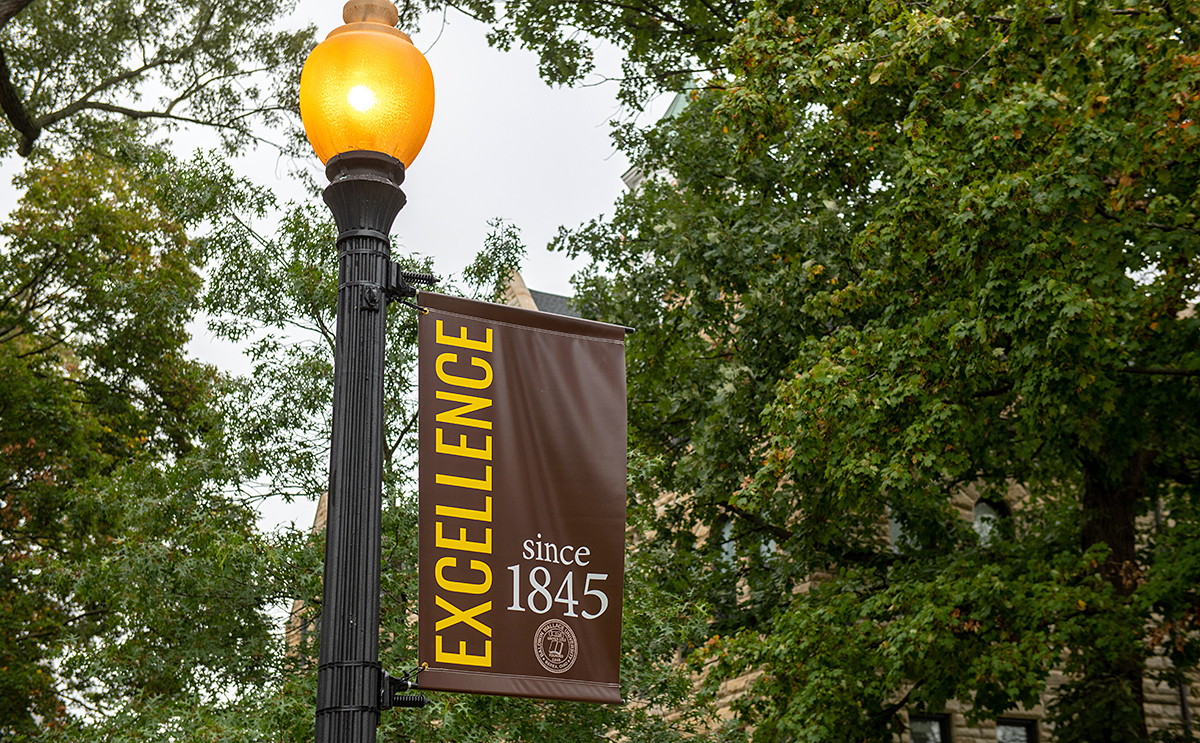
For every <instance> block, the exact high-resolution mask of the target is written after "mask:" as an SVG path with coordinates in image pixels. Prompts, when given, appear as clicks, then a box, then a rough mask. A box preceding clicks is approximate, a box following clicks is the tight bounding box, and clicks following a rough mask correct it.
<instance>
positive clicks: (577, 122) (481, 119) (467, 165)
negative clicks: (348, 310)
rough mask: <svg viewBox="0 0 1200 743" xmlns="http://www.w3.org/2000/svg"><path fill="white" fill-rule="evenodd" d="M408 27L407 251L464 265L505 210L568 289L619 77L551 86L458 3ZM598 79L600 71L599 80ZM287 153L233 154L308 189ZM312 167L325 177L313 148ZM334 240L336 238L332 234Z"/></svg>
mask: <svg viewBox="0 0 1200 743" xmlns="http://www.w3.org/2000/svg"><path fill="white" fill-rule="evenodd" d="M342 5H343V2H342V1H341V0H301V2H300V4H299V6H298V8H297V11H296V13H295V16H294V23H292V24H289V25H292V26H302V25H305V24H308V23H312V24H314V25H315V26H316V27H317V29H318V35H317V38H318V39H324V38H325V36H326V34H328V33H329V31H331V30H332V29H334V28H336V27H337V26H339V25H341V24H342V12H341V11H342ZM404 30H406V31H409V32H410V35H411V36H412V39H413V42H414V44H416V46H417V48H419V49H421V50H422V51H423V52H425V54H426V57H427V59H428V60H429V64H430V66H431V68H432V69H433V75H434V84H435V88H436V103H435V110H434V118H433V127H432V129H431V130H430V133H429V138H428V140H427V141H426V143H425V147H424V149H423V150H422V151H421V153H420V155H419V156H418V157H417V158H416V160H415V161H414V162H413V164H412V167H411V168H410V169H409V170H408V172H407V174H406V178H405V183H404V191H405V194H406V195H407V196H408V204H407V206H406V207H405V208H404V209H403V210H402V211H401V212H400V215H399V217H398V218H397V219H396V222H395V225H394V227H393V232H394V233H395V234H397V235H399V244H397V245H396V246H395V250H397V251H398V252H417V253H421V254H424V255H429V256H432V257H433V259H434V265H435V268H436V271H437V272H438V273H439V274H441V275H443V276H451V275H454V274H457V273H458V272H460V271H461V270H462V268H463V267H464V266H466V265H467V264H468V263H470V261H471V260H472V258H473V257H474V256H475V254H476V253H477V252H478V251H479V250H480V248H481V247H482V245H483V240H484V238H485V237H486V236H487V234H488V232H489V228H488V225H487V223H488V220H490V219H494V218H497V217H500V218H505V219H507V220H509V221H510V222H512V223H513V224H515V225H516V226H517V227H518V228H519V229H520V230H521V234H522V237H523V239H524V242H525V245H526V248H527V249H528V258H527V259H526V263H525V265H524V266H523V270H522V273H523V275H524V277H525V280H526V283H527V284H528V285H529V286H530V287H531V288H533V289H538V290H541V291H548V292H553V293H556V294H570V293H571V287H570V277H571V275H572V274H573V273H574V272H575V271H577V270H578V269H579V268H581V267H582V265H583V264H582V263H581V262H571V261H569V260H568V259H566V258H565V257H564V256H563V255H561V254H559V253H551V252H549V251H547V250H546V247H545V246H546V244H547V243H548V242H549V240H550V239H551V237H552V236H553V235H554V234H556V232H557V231H558V228H559V226H560V225H565V226H568V227H575V226H578V225H580V224H582V223H583V222H586V221H587V220H589V219H592V218H594V217H597V216H599V215H601V214H611V213H612V205H613V203H614V201H615V200H616V199H617V197H618V196H619V195H620V193H621V192H622V190H623V189H624V184H623V183H622V181H621V174H622V173H624V172H625V171H626V170H627V169H628V167H629V163H628V161H627V160H626V159H625V158H624V157H623V156H622V155H620V154H619V153H617V152H616V151H615V149H614V147H613V145H612V143H611V140H610V138H609V131H610V126H609V122H610V121H612V120H613V119H618V118H620V119H628V118H629V117H630V116H631V113H630V112H628V111H623V110H622V109H621V108H620V107H619V106H618V104H617V102H616V94H617V83H615V82H607V83H602V84H597V85H593V86H590V87H582V88H575V89H566V88H564V89H552V88H550V87H548V86H547V85H546V84H545V83H544V82H542V80H541V79H540V78H539V77H538V74H537V59H536V57H535V55H533V54H532V53H530V52H526V51H523V50H514V51H511V52H507V53H502V52H499V51H497V50H495V49H492V48H491V47H489V46H488V45H487V41H486V39H485V33H486V28H485V27H484V26H483V25H482V24H480V23H478V22H476V21H474V20H472V19H470V18H468V17H466V16H464V15H462V14H461V13H458V12H457V11H454V10H450V11H449V12H448V14H447V15H446V16H445V22H444V23H443V21H442V18H441V17H431V18H428V19H426V20H425V22H424V23H423V24H422V28H421V29H419V30H413V29H404ZM619 63H620V58H619V56H618V54H617V53H616V52H615V51H614V50H611V49H609V50H606V51H602V52H601V55H600V59H599V65H598V66H599V67H600V68H601V69H602V70H605V71H607V72H609V73H610V74H612V75H613V76H616V75H617V74H618V73H619V69H620V66H619ZM593 82H598V78H597V79H596V80H593ZM667 103H669V99H666V100H661V99H660V100H659V101H656V102H655V104H654V105H653V106H652V107H651V109H650V111H649V112H647V113H645V114H641V115H640V116H639V117H638V119H637V120H638V121H639V122H640V123H644V124H648V123H650V122H652V121H653V120H654V118H655V116H657V115H658V114H660V113H661V110H662V109H665V106H666V104H667ZM179 139H180V142H179V148H178V149H179V151H180V154H181V155H189V154H190V153H191V151H192V150H193V149H195V148H196V147H206V146H211V142H210V140H208V138H207V137H204V136H202V135H200V136H198V135H192V136H186V135H181V136H180V138H179ZM289 165H290V163H286V162H280V161H279V160H278V158H277V157H276V155H275V154H274V153H273V152H271V151H269V150H267V149H264V150H262V151H260V152H257V153H254V154H252V155H250V156H247V157H246V158H243V159H242V160H241V161H240V162H238V163H236V164H235V167H236V169H237V170H238V171H239V172H241V173H242V174H244V175H247V176H249V177H250V178H251V179H252V180H254V181H255V182H257V183H259V184H261V185H264V186H267V187H270V188H273V189H275V190H276V193H277V194H278V195H279V196H280V197H281V198H282V199H284V200H287V199H307V198H309V196H308V194H307V193H305V192H304V190H303V189H302V188H300V187H299V186H298V185H297V184H296V183H294V182H292V181H291V180H290V179H288V177H287V172H288V170H289V167H288V166H289ZM19 167H20V163H19V161H18V160H17V159H16V158H6V159H5V160H3V161H0V172H2V173H3V174H4V176H3V177H2V178H0V211H2V212H3V213H7V212H8V210H9V209H11V208H12V206H13V205H14V203H15V196H16V194H15V192H14V191H13V189H12V188H11V185H10V183H9V181H10V179H11V177H12V175H14V174H15V173H16V172H17V170H18V169H19ZM309 167H311V168H312V172H313V173H314V175H315V176H316V177H317V179H318V182H319V183H322V184H324V183H325V182H326V180H325V177H324V172H323V167H322V165H321V163H320V161H319V160H318V159H317V158H316V156H315V155H313V156H312V158H311V161H310V162H309ZM330 249H331V250H332V249H333V246H332V245H330ZM190 348H191V350H192V352H193V353H195V354H196V355H198V356H199V357H201V358H203V359H204V360H206V361H208V362H210V363H214V364H216V365H217V366H219V367H221V368H224V369H226V370H229V371H233V372H236V373H246V372H247V371H248V370H249V369H248V366H247V365H246V364H245V363H244V361H243V359H241V358H240V353H239V352H238V350H237V349H236V348H232V347H229V346H222V345H220V344H217V343H215V342H214V341H213V340H212V338H211V337H210V336H208V334H207V332H206V331H205V329H204V328H203V326H202V325H197V326H196V327H195V328H194V340H193V342H192V344H191V346H190ZM312 510H313V507H312V505H311V504H296V505H295V506H292V507H289V508H273V509H271V511H270V512H269V513H265V514H264V525H266V526H270V525H273V524H276V523H280V522H281V521H289V520H293V519H294V520H295V521H296V523H297V524H298V525H300V526H306V525H307V524H308V523H310V522H311V518H312Z"/></svg>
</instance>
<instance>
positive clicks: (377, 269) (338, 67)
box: [300, 0, 433, 743]
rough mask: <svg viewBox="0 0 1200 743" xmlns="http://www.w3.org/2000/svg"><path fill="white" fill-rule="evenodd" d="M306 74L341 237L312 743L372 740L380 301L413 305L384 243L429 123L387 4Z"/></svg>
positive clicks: (308, 121)
mask: <svg viewBox="0 0 1200 743" xmlns="http://www.w3.org/2000/svg"><path fill="white" fill-rule="evenodd" d="M342 16H343V19H344V20H345V24H346V25H344V26H340V27H339V28H336V29H334V30H333V31H332V32H331V33H330V34H329V36H328V37H327V38H326V39H325V41H323V42H322V43H321V44H319V45H318V46H317V47H316V48H315V49H314V50H313V51H312V54H311V55H309V57H308V60H307V61H306V62H305V63H304V71H303V73H302V75H301V78H300V116H301V118H302V119H303V121H304V129H305V132H306V133H307V134H308V139H309V142H311V143H312V146H313V149H314V150H315V151H316V153H317V156H318V157H320V158H321V161H322V162H324V163H325V164H326V174H327V175H328V176H329V181H330V183H329V186H328V187H327V188H326V189H325V203H326V204H328V205H329V208H330V210H332V212H333V217H334V220H335V221H336V222H337V228H338V240H337V245H338V293H337V340H336V348H335V351H334V386H333V435H332V445H331V451H330V461H329V499H328V514H327V518H326V525H325V586H324V595H323V600H322V603H321V628H320V629H321V631H320V636H321V640H320V666H319V670H318V672H317V711H316V717H317V719H316V724H317V732H316V741H317V743H374V741H375V737H376V736H375V728H376V726H377V725H378V724H379V713H380V709H381V706H382V705H383V704H384V703H385V700H384V691H386V689H385V688H384V687H385V686H386V684H387V683H388V682H387V681H386V677H385V675H384V674H383V671H382V669H381V667H380V664H379V573H380V531H381V521H382V516H381V509H382V492H383V446H384V423H383V374H384V329H385V323H384V321H385V310H386V309H387V303H388V300H389V299H391V298H395V297H398V296H412V294H414V293H415V292H414V290H413V289H412V288H411V287H410V286H409V283H408V282H410V281H411V282H414V283H416V282H420V281H423V280H431V279H430V277H425V276H417V275H413V274H407V273H405V272H402V271H400V270H399V267H398V266H397V265H396V264H395V263H393V262H392V260H391V256H390V244H389V240H388V233H389V232H390V230H391V227H392V221H393V220H394V219H395V218H396V215H397V214H398V213H399V211H400V209H401V207H403V206H404V201H405V196H404V192H403V191H401V190H400V183H401V182H403V180H404V169H405V167H406V166H408V165H411V164H412V161H413V158H414V157H416V155H417V152H419V151H420V149H421V145H423V144H424V143H425V137H426V136H427V135H428V133H429V125H430V122H431V121H432V119H433V74H432V73H431V72H430V70H429V64H428V63H427V62H426V61H425V57H424V56H423V55H422V54H421V52H420V51H418V50H417V49H416V47H414V46H413V44H412V41H411V40H410V39H409V38H408V36H407V35H405V34H404V33H402V32H400V31H398V30H397V29H396V28H395V26H396V21H397V13H396V7H395V6H394V5H392V3H390V2H388V0H350V2H348V3H346V6H345V8H344V9H343V12H342Z"/></svg>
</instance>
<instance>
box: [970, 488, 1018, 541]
mask: <svg viewBox="0 0 1200 743" xmlns="http://www.w3.org/2000/svg"><path fill="white" fill-rule="evenodd" d="M1008 515H1009V510H1008V506H1007V505H1006V504H1005V503H1003V502H999V501H993V500H987V499H986V498H980V499H979V500H977V501H975V507H974V508H972V509H971V528H973V529H974V530H975V533H976V534H978V535H979V541H980V543H981V544H983V545H984V546H987V544H988V543H989V542H990V541H991V540H992V530H993V529H994V528H995V526H996V521H997V520H999V519H1002V518H1005V517H1007V516H1008Z"/></svg>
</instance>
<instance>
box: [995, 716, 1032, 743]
mask: <svg viewBox="0 0 1200 743" xmlns="http://www.w3.org/2000/svg"><path fill="white" fill-rule="evenodd" d="M1037 730H1038V728H1037V720H1005V719H1000V720H996V743H1037V739H1038V736H1037Z"/></svg>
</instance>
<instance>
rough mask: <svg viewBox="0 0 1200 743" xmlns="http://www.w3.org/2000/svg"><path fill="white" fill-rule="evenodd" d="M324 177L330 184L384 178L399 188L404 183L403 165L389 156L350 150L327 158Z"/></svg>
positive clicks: (380, 153)
mask: <svg viewBox="0 0 1200 743" xmlns="http://www.w3.org/2000/svg"><path fill="white" fill-rule="evenodd" d="M325 176H326V177H327V178H329V182H330V183H336V182H337V181H342V180H346V179H347V178H356V179H363V178H367V179H370V178H372V177H374V178H385V179H387V180H388V181H390V182H392V183H394V184H395V185H397V186H399V185H400V184H401V183H404V163H402V162H400V161H399V160H397V159H396V158H394V157H392V156H391V155H387V154H384V153H382V152H373V151H371V150H351V151H350V152H343V153H340V154H338V155H334V156H333V157H331V158H329V162H328V163H326V164H325Z"/></svg>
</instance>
